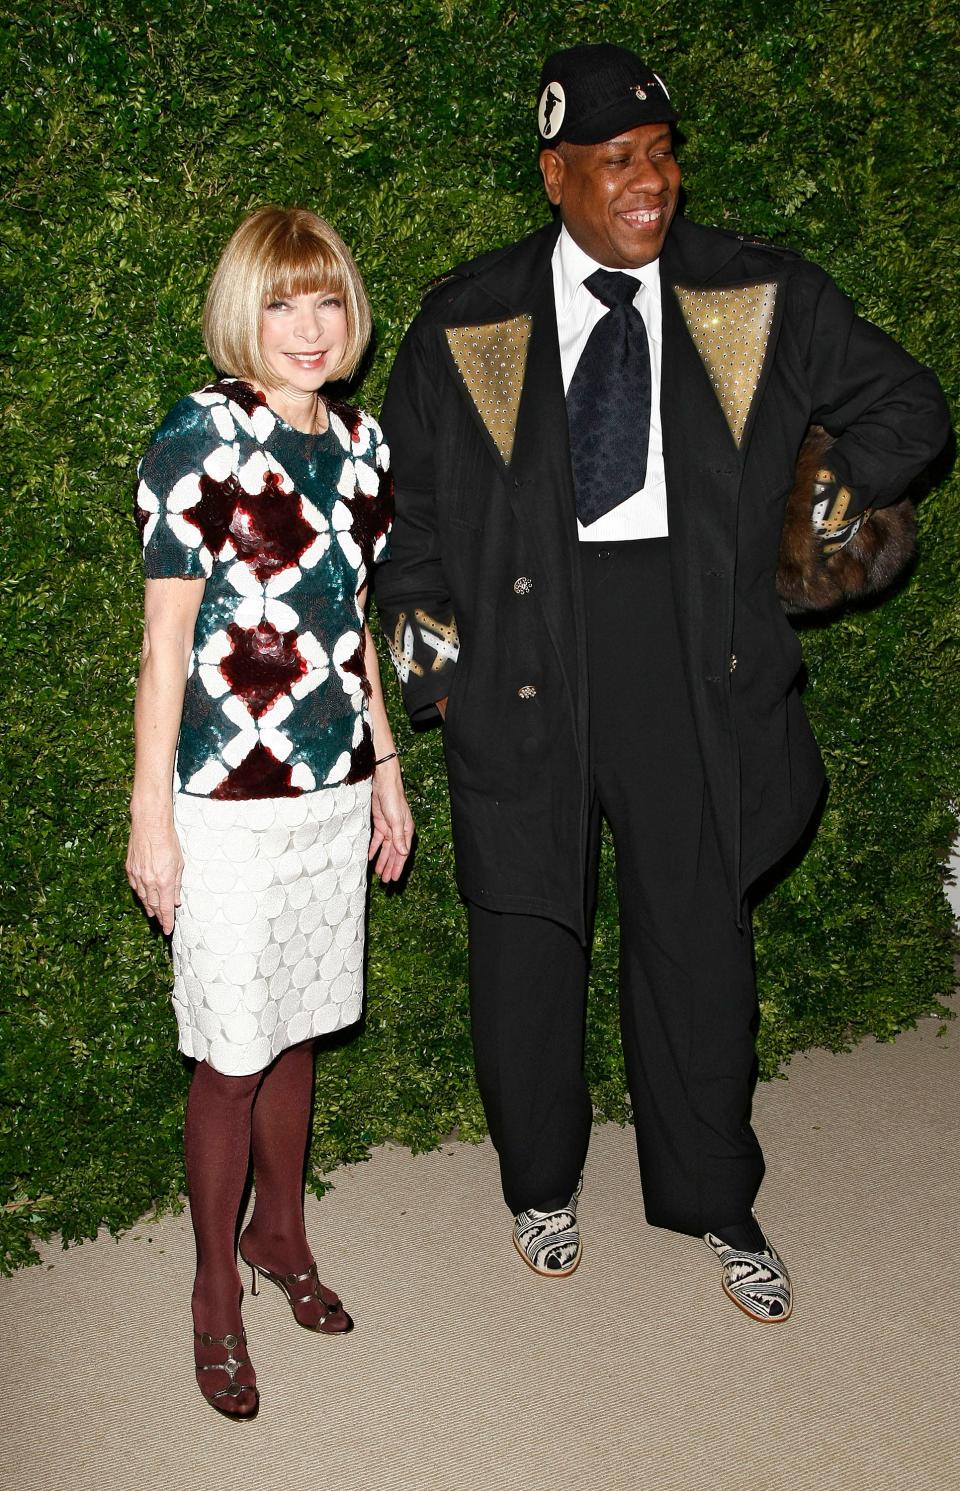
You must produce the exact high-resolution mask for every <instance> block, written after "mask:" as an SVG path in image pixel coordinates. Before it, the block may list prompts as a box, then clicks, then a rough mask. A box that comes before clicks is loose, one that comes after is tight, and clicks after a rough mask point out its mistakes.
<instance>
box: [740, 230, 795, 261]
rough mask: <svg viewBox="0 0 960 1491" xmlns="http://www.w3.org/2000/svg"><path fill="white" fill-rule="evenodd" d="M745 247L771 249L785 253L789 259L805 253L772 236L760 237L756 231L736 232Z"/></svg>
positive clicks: (773, 252)
mask: <svg viewBox="0 0 960 1491" xmlns="http://www.w3.org/2000/svg"><path fill="white" fill-rule="evenodd" d="M734 237H735V238H739V240H740V242H741V243H742V244H743V245H744V247H745V248H760V249H769V250H770V252H771V253H772V254H784V255H785V256H786V257H787V258H788V259H802V258H803V255H802V254H801V253H798V251H797V250H796V249H793V248H788V246H787V245H786V244H785V243H774V241H773V239H772V238H760V237H759V236H758V235H757V234H755V233H736V234H734Z"/></svg>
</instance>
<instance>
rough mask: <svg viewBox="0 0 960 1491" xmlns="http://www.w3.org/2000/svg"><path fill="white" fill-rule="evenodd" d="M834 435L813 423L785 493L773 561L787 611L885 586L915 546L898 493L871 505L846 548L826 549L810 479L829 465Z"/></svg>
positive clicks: (840, 601)
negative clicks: (814, 518)
mask: <svg viewBox="0 0 960 1491" xmlns="http://www.w3.org/2000/svg"><path fill="white" fill-rule="evenodd" d="M832 444H833V436H832V435H828V434H827V432H826V430H824V429H822V428H821V427H820V425H811V426H810V428H809V430H808V431H807V435H806V439H805V440H804V442H803V444H802V445H801V447H800V454H799V456H798V457H797V470H796V477H795V480H794V484H793V490H792V492H791V493H790V496H789V497H788V499H787V507H786V513H785V515H784V520H783V533H782V535H781V538H780V560H779V564H778V566H777V594H778V595H779V597H780V601H781V604H782V606H783V609H784V610H785V611H786V612H787V613H788V614H797V613H799V612H804V611H829V610H833V609H834V608H835V607H838V606H842V605H844V604H845V603H846V602H848V601H858V600H864V599H866V598H867V597H869V596H873V595H877V594H878V593H879V592H880V591H882V590H886V589H887V587H888V586H889V585H891V584H892V583H893V581H894V580H895V579H896V578H897V576H898V575H899V574H900V573H901V572H902V571H903V569H904V568H905V567H906V566H907V565H908V564H909V563H910V561H911V559H912V558H913V556H914V552H915V549H916V520H915V517H914V509H913V503H912V502H911V501H910V499H909V497H901V498H900V499H899V500H898V501H897V502H893V503H891V504H890V506H889V507H879V508H875V509H874V510H873V511H872V512H871V513H870V515H869V517H868V518H867V520H866V522H865V523H864V524H863V526H862V527H861V528H860V530H859V532H857V533H856V534H855V535H854V537H853V538H852V539H851V540H850V542H849V543H848V544H847V546H846V548H843V549H841V550H839V552H838V553H836V554H831V555H829V556H826V555H824V553H823V551H822V548H821V544H820V539H819V537H818V535H817V533H816V531H815V529H814V526H813V522H812V519H811V513H812V510H813V506H814V496H813V484H814V480H815V478H816V474H817V472H818V471H819V470H820V468H821V467H822V466H825V465H826V466H829V464H830V460H829V456H828V454H827V453H828V452H829V450H830V447H831V445H832Z"/></svg>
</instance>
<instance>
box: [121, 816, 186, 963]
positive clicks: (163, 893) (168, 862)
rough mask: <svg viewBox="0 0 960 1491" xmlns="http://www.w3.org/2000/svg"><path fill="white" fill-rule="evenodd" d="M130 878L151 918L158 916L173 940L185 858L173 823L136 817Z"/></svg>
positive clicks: (129, 855)
mask: <svg viewBox="0 0 960 1491" xmlns="http://www.w3.org/2000/svg"><path fill="white" fill-rule="evenodd" d="M126 871H127V879H128V880H129V882H130V886H131V888H132V889H133V891H134V893H135V894H136V895H137V896H138V897H139V899H140V900H141V901H142V903H143V909H144V910H145V911H146V913H147V915H148V916H155V917H156V918H157V920H158V922H159V923H160V925H161V927H162V928H163V930H164V932H165V933H166V935H167V936H168V937H169V935H170V933H171V932H172V931H173V919H174V912H175V909H176V907H177V906H179V905H180V882H181V879H182V878H183V855H182V853H181V851H180V841H179V839H178V838H177V831H176V829H175V828H174V826H173V821H172V819H171V820H167V821H164V822H152V823H149V824H146V823H142V822H138V820H137V819H136V818H134V821H133V826H132V827H131V829H130V841H129V844H128V845H127V863H126Z"/></svg>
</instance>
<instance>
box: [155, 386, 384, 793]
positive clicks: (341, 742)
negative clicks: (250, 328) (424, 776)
mask: <svg viewBox="0 0 960 1491" xmlns="http://www.w3.org/2000/svg"><path fill="white" fill-rule="evenodd" d="M327 407H328V413H329V428H328V429H327V430H325V431H324V432H323V433H322V434H319V435H307V434H304V433H302V432H301V431H300V430H295V429H293V428H292V427H291V426H290V425H288V424H286V423H285V422H284V421H283V420H282V419H280V417H279V416H278V415H276V414H274V412H273V411H272V410H271V409H270V408H268V406H267V404H266V402H265V401H264V398H263V395H262V394H261V393H259V392H257V391H256V390H254V389H253V388H251V387H250V385H249V384H247V383H243V382H240V381H239V380H237V379H233V378H228V379H223V380H222V381H221V382H219V383H213V384H210V385H209V386H208V387H207V388H204V389H201V391H200V392H199V393H194V394H190V395H189V396H188V397H187V398H185V399H181V400H180V402H179V403H178V404H176V405H175V406H174V408H173V409H172V410H171V411H170V413H169V414H168V415H167V417H166V419H165V420H164V422H163V424H162V425H161V426H160V429H159V430H158V431H157V433H156V435H155V436H154V438H153V442H152V443H151V445H150V448H149V450H148V451H147V453H146V455H145V456H144V457H143V460H142V461H141V462H140V467H139V470H138V477H139V481H138V485H137V496H136V517H137V523H138V526H139V528H140V532H141V537H142V541H143V550H144V563H145V567H146V573H147V577H148V578H157V579H159V578H165V577H172V576H181V577H184V578H195V579H205V580H206V587H205V589H204V594H203V600H202V601H201V603H200V610H199V613H198V616H197V623H196V629H195V632H194V639H193V651H192V654H191V658H190V666H189V673H188V677H187V684H186V691H185V695H184V703H183V716H182V721H181V726H180V737H179V741H178V744H177V762H176V772H175V777H174V788H175V790H179V791H184V792H188V793H190V794H191V795H193V796H197V797H213V798H231V799H237V798H257V797H295V796H298V795H299V794H300V793H302V792H312V791H314V790H315V789H318V788H323V787H333V786H336V785H338V784H340V783H342V782H359V781H362V780H364V778H366V777H369V776H370V775H371V774H372V772H373V766H374V752H373V740H372V736H371V732H370V727H369V724H368V723H367V718H366V716H367V699H368V697H369V693H370V685H369V683H368V681H367V677H366V672H365V669H364V662H363V613H362V611H361V609H360V606H359V604H358V600H357V595H358V591H359V590H360V589H361V587H362V586H363V585H364V584H365V583H366V581H367V579H368V576H369V572H370V571H371V569H372V567H373V564H374V562H375V561H377V560H380V559H383V558H385V557H386V552H387V544H388V539H387V534H388V532H389V528H390V523H391V520H392V496H391V483H390V477H389V474H388V461H389V452H388V449H387V446H386V444H385V443H384V440H383V436H382V434H381V431H380V427H379V425H378V424H377V422H376V420H374V419H372V418H371V417H370V415H369V414H365V413H363V412H362V411H361V410H359V409H354V408H352V407H351V406H349V405H345V404H334V403H331V404H328V406H327Z"/></svg>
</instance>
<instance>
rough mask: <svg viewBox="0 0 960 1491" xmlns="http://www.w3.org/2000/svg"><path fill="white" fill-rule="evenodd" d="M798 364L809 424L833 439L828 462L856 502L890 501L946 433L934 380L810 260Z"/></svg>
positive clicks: (944, 413)
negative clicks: (807, 311) (803, 370)
mask: <svg viewBox="0 0 960 1491" xmlns="http://www.w3.org/2000/svg"><path fill="white" fill-rule="evenodd" d="M805 269H806V270H808V271H809V272H810V283H809V286H808V291H809V292H811V293H812V294H813V296H814V300H813V310H812V315H811V316H810V318H809V323H808V324H809V328H810V330H809V341H808V343H807V352H806V363H807V376H808V379H809V384H808V386H809V389H810V395H811V401H812V411H811V415H810V422H811V423H812V424H819V425H823V426H824V428H825V429H826V430H828V431H829V432H830V434H831V435H834V436H835V437H836V444H835V445H834V446H833V447H832V449H831V451H830V457H829V463H830V465H831V467H832V468H833V470H834V472H835V474H836V476H837V477H838V478H839V480H840V481H841V482H844V483H846V484H847V485H848V486H849V487H850V488H851V489H852V491H853V493H854V496H855V499H856V507H857V508H860V509H862V508H864V507H867V506H872V507H883V506H885V505H886V504H887V503H890V502H894V501H895V500H896V499H897V498H898V497H899V496H900V495H901V494H902V492H903V491H904V488H905V487H906V486H907V485H908V484H909V483H910V482H911V481H912V480H913V478H914V477H915V476H917V475H918V474H919V472H921V471H922V470H923V468H924V467H925V466H926V465H928V464H929V462H930V461H931V460H933V458H934V457H935V456H936V455H938V454H939V452H940V451H941V450H942V448H943V446H944V443H945V442H946V439H947V436H948V434H949V431H950V420H949V414H948V411H947V405H946V402H945V400H944V397H943V393H942V392H941V389H940V385H939V383H938V382H937V379H936V378H935V376H934V375H933V373H932V372H930V370H929V368H925V367H923V366H922V365H921V364H920V363H918V362H916V361H915V360H914V359H913V358H912V357H911V356H910V354H909V353H908V352H905V351H904V349H903V348H902V347H900V346H899V345H898V344H897V343H896V342H895V341H893V339H892V338H891V337H889V336H887V335H886V333H885V332H883V331H880V330H879V328H878V327H876V326H873V325H871V323H870V322H869V321H864V320H863V319H862V317H860V316H858V315H857V314H856V312H855V311H854V309H853V306H852V304H851V302H850V301H849V300H848V299H847V297H846V296H845V295H844V294H842V293H841V291H840V290H838V289H837V287H836V285H835V284H834V283H833V281H832V280H831V279H830V278H829V276H828V275H826V274H824V272H823V271H822V270H820V269H817V268H816V267H815V266H813V265H806V266H805Z"/></svg>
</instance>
